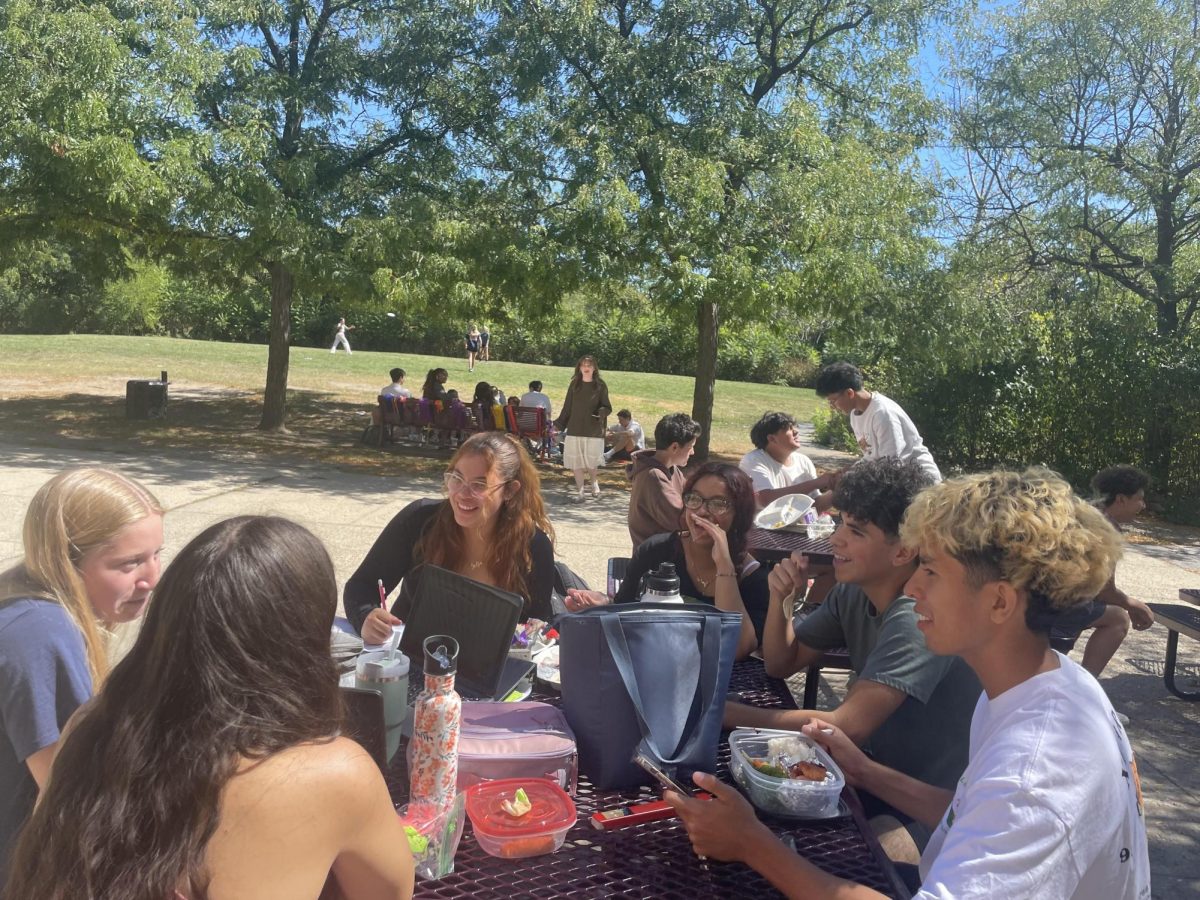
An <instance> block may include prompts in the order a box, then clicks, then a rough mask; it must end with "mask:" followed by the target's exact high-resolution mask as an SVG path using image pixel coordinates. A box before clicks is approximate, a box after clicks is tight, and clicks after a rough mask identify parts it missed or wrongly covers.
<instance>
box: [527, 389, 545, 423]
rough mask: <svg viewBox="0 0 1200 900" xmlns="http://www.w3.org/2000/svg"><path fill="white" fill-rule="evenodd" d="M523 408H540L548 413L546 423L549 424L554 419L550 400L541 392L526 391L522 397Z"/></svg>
mask: <svg viewBox="0 0 1200 900" xmlns="http://www.w3.org/2000/svg"><path fill="white" fill-rule="evenodd" d="M521 405H522V406H540V407H541V408H542V409H544V410H545V411H546V421H547V422H549V421H550V419H552V418H553V415H552V414H551V412H550V398H549V397H547V396H546V395H545V394H543V393H542V392H541V391H526V392H525V393H524V394H522V395H521Z"/></svg>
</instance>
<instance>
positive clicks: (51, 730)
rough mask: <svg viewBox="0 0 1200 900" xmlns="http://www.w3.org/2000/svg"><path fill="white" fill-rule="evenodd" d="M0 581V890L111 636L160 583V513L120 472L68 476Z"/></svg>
mask: <svg viewBox="0 0 1200 900" xmlns="http://www.w3.org/2000/svg"><path fill="white" fill-rule="evenodd" d="M22 543H23V545H24V550H25V556H24V559H22V561H21V562H20V563H19V564H18V565H16V566H15V567H13V568H12V569H10V570H8V571H7V572H5V573H4V574H3V575H0V685H2V686H3V690H0V723H2V724H0V731H2V732H3V736H4V739H3V740H0V884H2V883H3V881H4V877H3V876H4V874H5V872H6V870H7V860H8V854H9V850H10V847H11V844H12V842H13V840H14V838H15V836H16V833H17V831H18V830H19V829H20V827H21V825H22V824H23V823H24V821H25V819H26V818H27V817H28V815H29V813H30V811H31V810H32V809H33V804H34V801H35V799H36V797H37V794H38V791H39V790H41V788H42V787H43V786H44V785H45V783H46V779H47V776H48V774H49V770H50V763H51V761H52V760H53V758H54V752H55V747H56V745H57V743H58V740H59V737H60V735H61V732H62V729H63V727H64V726H65V725H66V722H67V719H68V718H70V716H71V714H72V713H73V712H74V711H75V710H76V709H77V708H78V707H79V706H80V705H82V704H83V703H84V702H85V701H87V700H88V699H89V698H90V697H91V696H92V694H93V693H94V692H95V691H96V690H97V689H98V688H99V687H100V685H101V683H102V682H103V681H104V679H105V677H106V676H107V675H108V669H109V661H108V640H109V637H110V632H111V630H112V629H113V628H114V627H116V626H118V625H120V624H122V623H126V622H132V621H134V620H135V619H137V618H138V617H139V616H141V615H142V613H143V612H144V611H145V609H146V605H147V603H148V602H149V599H150V594H151V592H152V591H153V590H154V586H155V585H156V584H157V583H158V575H159V554H160V553H161V551H162V543H163V508H162V506H161V505H160V504H159V502H158V501H157V500H156V499H155V498H154V495H153V494H151V493H150V492H149V491H148V490H146V489H145V488H144V487H142V486H141V485H140V484H138V483H137V482H136V481H133V480H132V479H130V478H127V477H125V476H124V475H122V474H120V473H119V472H115V471H112V470H110V469H102V468H90V467H89V468H79V469H70V470H68V471H65V472H62V473H60V474H58V475H56V476H54V477H53V478H51V479H50V480H49V481H48V482H47V483H46V484H44V485H43V486H42V487H41V488H40V489H39V490H38V492H37V493H36V494H35V495H34V497H33V500H32V501H30V504H29V508H28V510H27V511H26V513H25V522H24V526H23V529H22Z"/></svg>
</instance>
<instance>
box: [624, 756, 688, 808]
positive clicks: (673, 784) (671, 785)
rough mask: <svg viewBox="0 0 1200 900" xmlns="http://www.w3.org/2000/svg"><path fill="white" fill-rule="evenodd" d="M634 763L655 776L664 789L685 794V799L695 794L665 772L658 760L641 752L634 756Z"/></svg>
mask: <svg viewBox="0 0 1200 900" xmlns="http://www.w3.org/2000/svg"><path fill="white" fill-rule="evenodd" d="M633 761H634V762H635V763H637V764H638V765H639V766H641V767H642V768H643V769H645V770H646V771H647V772H649V773H650V774H651V775H653V776H654V780H655V781H657V782H658V783H659V784H660V785H662V786H663V787H664V788H667V789H668V790H672V791H675V793H677V794H683V796H685V797H691V796H692V794H693V793H695V792H694V791H693V789H692V788H688V787H684V786H683V785H682V784H680V783H679V782H678V781H676V780H675V779H674V778H672V777H671V776H670V775H668V774H667V773H666V772H664V771H663V770H662V768H661V767H660V766H659V764H658V762H657V761H656V760H653V759H651V758H650V757H648V756H647V755H646V754H645V753H643V752H642V751H641V750H639V751H638V752H637V753H635V754H634V756H633Z"/></svg>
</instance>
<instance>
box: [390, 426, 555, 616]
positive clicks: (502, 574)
mask: <svg viewBox="0 0 1200 900" xmlns="http://www.w3.org/2000/svg"><path fill="white" fill-rule="evenodd" d="M468 453H477V454H479V455H480V456H482V457H483V458H484V459H485V460H487V464H488V472H489V473H491V472H492V471H493V470H494V471H495V472H496V474H497V475H499V476H500V478H501V480H503V481H513V482H517V483H518V484H520V485H521V488H520V490H518V491H515V492H514V493H513V494H512V495H511V496H509V497H507V498H506V499H505V501H504V503H503V504H502V505H501V506H500V513H499V515H498V516H497V519H496V525H495V530H494V532H493V534H492V540H491V541H490V542H489V544H488V558H487V560H486V563H487V567H488V571H489V572H491V573H492V575H493V576H494V577H495V578H496V586H497V587H499V588H502V589H503V590H506V591H511V592H512V593H514V594H520V595H521V596H522V597H524V598H525V612H526V613H528V612H529V605H530V598H529V591H530V588H529V574H530V570H531V569H532V568H533V558H532V556H531V554H530V552H529V542H530V541H531V540H532V539H533V535H534V532H535V531H537V530H538V529H541V530H542V531H544V532H545V533H546V535H547V536H548V537H549V538H550V539H551V540H552V541H553V540H554V527H553V526H552V525H551V524H550V519H549V517H548V516H547V515H546V506H545V504H544V503H543V502H542V486H541V479H540V478H539V477H538V473H537V469H536V468H535V467H534V465H533V460H532V459H530V458H529V453H528V452H527V451H526V450H525V448H524V447H522V446H521V445H520V444H519V443H518V442H517V439H516V438H515V437H513V436H512V435H510V434H505V433H504V432H501V431H484V432H481V433H479V434H476V435H472V436H471V437H470V438H468V439H467V440H466V441H464V442H463V443H462V446H460V447H459V448H458V452H457V453H455V454H454V456H453V457H452V458H451V460H450V465H449V467H448V468H449V469H453V468H454V467H455V466H456V465H457V464H458V461H459V460H460V459H462V458H463V457H464V456H466V455H467V454H468ZM465 549H466V540H465V538H464V536H463V530H462V529H461V528H460V527H459V525H458V523H457V522H456V521H454V510H453V509H451V508H450V504H449V503H443V504H442V505H441V507H440V508H439V509H438V511H437V512H436V513H434V516H433V521H432V522H431V523H430V525H429V527H428V528H426V529H425V533H424V534H423V535H422V536H421V539H420V541H418V542H417V545H416V547H415V548H414V550H413V558H414V560H416V561H419V562H429V563H433V564H434V565H436V566H443V567H445V568H448V569H453V568H454V567H455V566H456V565H457V564H458V563H459V561H460V560H461V559H462V555H463V553H464V552H465Z"/></svg>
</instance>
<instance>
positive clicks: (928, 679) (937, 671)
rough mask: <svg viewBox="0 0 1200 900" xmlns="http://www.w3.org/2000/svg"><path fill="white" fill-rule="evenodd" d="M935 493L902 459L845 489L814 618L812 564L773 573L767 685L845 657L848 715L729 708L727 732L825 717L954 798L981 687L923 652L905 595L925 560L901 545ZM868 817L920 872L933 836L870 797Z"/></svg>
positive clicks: (859, 471) (862, 470) (870, 464)
mask: <svg viewBox="0 0 1200 900" xmlns="http://www.w3.org/2000/svg"><path fill="white" fill-rule="evenodd" d="M932 483H933V479H931V478H930V477H929V475H928V474H927V473H926V472H925V471H924V470H923V469H921V467H920V466H918V465H917V464H916V463H913V462H903V461H901V460H898V459H896V458H895V457H888V458H884V459H878V460H864V461H863V462H861V463H859V464H858V465H857V466H855V467H854V468H853V469H851V470H850V471H848V472H847V473H846V474H845V475H844V476H843V477H842V479H841V481H840V482H838V486H837V488H836V489H835V493H834V502H835V503H836V504H837V507H838V509H839V510H841V512H842V523H841V525H839V526H838V529H837V531H835V532H834V534H833V536H832V538H831V539H830V544H831V545H832V546H833V554H834V555H833V571H834V576H835V577H836V579H837V582H838V583H837V585H836V586H835V587H834V588H833V590H832V591H830V592H829V595H828V596H827V597H826V598H825V600H824V602H823V603H822V604H821V605H820V606H818V607H817V608H816V609H814V610H813V611H812V612H810V613H808V614H807V615H804V614H803V613H801V615H800V616H799V617H797V619H793V617H792V610H793V608H794V606H795V601H796V598H797V596H798V594H799V593H800V592H802V591H803V590H804V587H805V585H806V584H807V564H806V561H805V559H804V557H803V556H802V555H801V554H799V553H796V554H793V555H792V556H791V557H790V558H788V559H784V560H781V561H780V562H779V563H778V565H776V566H775V568H774V569H772V571H771V576H770V580H769V585H770V604H769V606H768V611H767V617H766V624H765V626H764V630H763V639H762V654H763V661H764V663H765V666H766V670H767V674H768V675H771V676H773V677H775V678H787V677H789V676H791V675H793V674H795V673H796V672H801V671H803V670H804V669H806V668H807V667H808V666H809V665H811V664H812V663H814V662H817V661H818V660H820V658H821V655H822V653H824V652H825V651H826V650H833V649H837V648H839V647H845V648H847V650H848V651H849V653H850V667H851V669H852V670H853V672H854V680H853V682H852V683H851V685H850V687H849V689H848V690H847V691H846V697H845V699H844V700H843V701H842V702H841V704H839V705H838V707H837V708H836V709H834V710H831V711H829V712H825V713H819V714H815V713H814V712H813V711H812V710H806V709H800V710H796V709H788V710H783V709H759V708H757V707H753V706H746V705H744V704H741V703H732V702H730V703H727V704H726V705H725V724H726V726H748V727H756V728H782V729H787V730H791V731H797V730H799V729H800V727H801V726H802V725H804V724H806V723H807V722H808V721H809V720H810V719H811V718H812V717H813V716H814V715H820V716H821V717H822V718H824V719H826V720H827V721H829V722H832V723H834V724H835V725H837V726H838V727H839V728H841V729H842V731H843V732H844V733H845V734H847V735H849V737H850V739H851V740H853V741H855V742H856V743H858V744H861V745H863V746H864V747H866V748H868V749H869V750H870V752H871V753H873V754H874V755H875V757H876V758H877V759H879V760H880V761H881V762H883V763H885V764H886V765H888V766H891V767H892V768H895V769H898V770H900V771H901V772H904V773H905V774H907V775H910V776H912V777H914V778H919V779H921V780H922V781H925V782H928V783H930V784H936V785H940V786H941V787H944V788H952V787H954V785H955V783H957V781H958V777H959V775H961V774H962V771H963V768H964V767H965V766H966V764H967V744H968V737H969V736H968V725H969V724H970V721H971V712H972V711H973V710H974V709H975V701H976V700H978V699H979V691H980V687H979V680H978V679H977V678H976V677H975V676H974V674H972V672H971V670H970V669H969V668H968V667H967V665H966V663H964V662H963V661H962V660H961V659H959V658H957V657H953V656H935V655H934V654H933V653H931V652H930V651H929V650H928V649H927V648H926V646H925V641H924V639H922V637H921V633H920V631H919V630H918V628H917V615H916V613H915V612H913V599H912V598H911V597H907V596H905V595H904V585H905V583H906V582H907V581H908V580H909V578H911V577H912V574H913V572H915V571H916V568H917V558H916V552H915V551H914V550H912V549H911V548H906V547H905V546H904V545H903V544H902V543H901V542H900V521H901V519H903V517H904V512H905V510H906V509H908V506H909V504H910V503H911V502H912V501H913V498H914V497H916V496H917V494H918V493H919V492H920V491H921V490H923V489H924V488H926V487H928V486H929V485H930V484H932ZM863 806H864V808H865V810H866V812H867V815H868V816H869V817H870V818H871V819H872V823H871V824H872V827H873V828H874V829H875V831H876V832H877V833H878V834H880V836H881V839H882V842H883V843H884V849H885V850H887V851H888V852H889V855H892V856H893V857H895V858H900V859H904V858H906V857H912V858H913V859H914V861H915V851H917V850H919V849H920V848H921V847H923V846H924V845H925V842H926V841H927V840H928V839H929V832H928V831H927V830H925V829H924V828H923V827H922V826H921V825H920V824H919V823H916V822H913V821H912V819H910V818H908V817H907V816H904V815H903V814H901V813H899V812H897V811H896V810H894V809H892V808H891V807H889V806H888V805H887V804H884V803H882V802H880V801H879V800H878V799H877V798H874V797H871V796H870V795H866V794H864V796H863ZM905 833H907V837H906V836H905ZM909 838H911V841H912V843H911V844H910V843H909ZM913 844H915V848H914V846H913Z"/></svg>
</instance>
